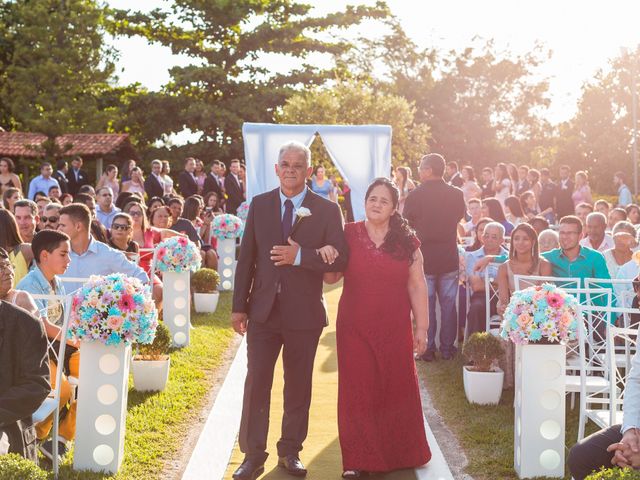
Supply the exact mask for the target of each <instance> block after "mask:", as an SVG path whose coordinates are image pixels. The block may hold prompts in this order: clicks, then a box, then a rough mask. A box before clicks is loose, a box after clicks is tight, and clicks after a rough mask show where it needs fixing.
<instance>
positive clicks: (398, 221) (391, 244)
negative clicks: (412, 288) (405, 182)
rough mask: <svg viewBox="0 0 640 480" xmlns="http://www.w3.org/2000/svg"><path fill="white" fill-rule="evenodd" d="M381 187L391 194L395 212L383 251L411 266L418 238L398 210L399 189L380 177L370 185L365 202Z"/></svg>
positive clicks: (390, 221) (383, 244) (390, 220)
mask: <svg viewBox="0 0 640 480" xmlns="http://www.w3.org/2000/svg"><path fill="white" fill-rule="evenodd" d="M380 186H382V187H386V189H387V190H388V191H389V193H390V194H391V202H392V204H393V210H394V212H393V213H392V214H391V218H390V219H389V231H388V232H387V235H386V237H385V238H384V242H383V243H382V247H381V250H382V251H383V252H387V253H388V254H389V255H391V257H392V258H395V259H396V260H408V261H409V264H411V263H413V253H414V252H415V250H416V245H417V242H416V240H417V237H416V233H415V232H414V231H413V229H412V228H411V227H410V226H409V222H407V221H406V220H405V218H404V217H403V216H402V215H400V212H398V210H397V208H398V200H399V198H400V191H399V190H398V187H396V185H395V184H394V183H393V182H392V181H391V180H389V179H388V178H384V177H378V178H376V179H375V180H374V181H373V182H372V183H371V185H369V188H367V193H366V194H365V196H364V201H365V202H366V201H367V200H368V199H369V196H370V195H371V192H372V191H373V189H374V188H376V187H380Z"/></svg>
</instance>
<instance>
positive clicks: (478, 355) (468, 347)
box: [462, 332, 504, 372]
mask: <svg viewBox="0 0 640 480" xmlns="http://www.w3.org/2000/svg"><path fill="white" fill-rule="evenodd" d="M462 354H463V355H464V356H465V357H466V358H467V360H469V361H471V362H473V365H474V367H473V368H472V370H475V371H477V372H489V371H491V365H492V364H493V362H494V361H495V360H498V359H499V358H501V357H502V356H503V355H504V350H503V349H502V345H501V343H500V340H499V339H498V338H497V337H495V336H493V335H491V334H490V333H489V332H476V333H474V334H473V335H471V336H470V337H469V338H468V339H467V341H466V342H464V345H463V347H462Z"/></svg>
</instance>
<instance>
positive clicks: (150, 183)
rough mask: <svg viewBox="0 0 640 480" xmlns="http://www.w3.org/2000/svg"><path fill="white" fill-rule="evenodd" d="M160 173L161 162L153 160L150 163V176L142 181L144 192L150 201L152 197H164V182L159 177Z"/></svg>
mask: <svg viewBox="0 0 640 480" xmlns="http://www.w3.org/2000/svg"><path fill="white" fill-rule="evenodd" d="M161 171H162V162H161V161H160V160H157V159H156V160H154V161H152V162H151V175H149V176H148V177H147V178H145V180H144V191H145V193H146V194H147V198H148V199H149V200H150V199H152V198H153V197H160V198H162V197H164V180H162V177H161V176H160V172H161Z"/></svg>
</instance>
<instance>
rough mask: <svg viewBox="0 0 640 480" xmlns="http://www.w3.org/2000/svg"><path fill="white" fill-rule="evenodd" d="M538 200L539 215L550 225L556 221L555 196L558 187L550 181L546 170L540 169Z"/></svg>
mask: <svg viewBox="0 0 640 480" xmlns="http://www.w3.org/2000/svg"><path fill="white" fill-rule="evenodd" d="M540 185H541V186H542V188H541V189H540V198H539V199H538V206H539V207H540V215H542V216H543V217H544V218H546V219H547V222H549V223H550V224H552V223H555V220H556V218H555V217H556V215H555V214H556V195H557V193H558V186H557V185H556V184H555V183H553V182H552V181H551V175H550V174H549V169H548V168H541V169H540Z"/></svg>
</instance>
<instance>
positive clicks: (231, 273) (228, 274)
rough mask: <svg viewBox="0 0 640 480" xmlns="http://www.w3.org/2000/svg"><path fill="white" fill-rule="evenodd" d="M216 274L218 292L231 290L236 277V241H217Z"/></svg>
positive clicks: (227, 239)
mask: <svg viewBox="0 0 640 480" xmlns="http://www.w3.org/2000/svg"><path fill="white" fill-rule="evenodd" d="M216 251H217V252H218V274H219V275H220V290H233V279H234V277H235V275H236V239H235V238H223V239H220V238H219V239H218V248H217V250H216Z"/></svg>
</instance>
